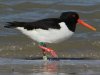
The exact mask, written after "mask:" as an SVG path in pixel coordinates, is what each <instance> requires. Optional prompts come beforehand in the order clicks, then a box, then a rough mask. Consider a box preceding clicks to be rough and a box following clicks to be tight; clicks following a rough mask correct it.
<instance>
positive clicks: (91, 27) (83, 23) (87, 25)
mask: <svg viewBox="0 0 100 75" xmlns="http://www.w3.org/2000/svg"><path fill="white" fill-rule="evenodd" d="M78 23H79V24H81V25H83V26H85V27H87V28H89V29H91V30H93V31H96V28H95V27H93V26H91V25H89V24H87V23H85V22H84V21H83V20H80V19H78Z"/></svg>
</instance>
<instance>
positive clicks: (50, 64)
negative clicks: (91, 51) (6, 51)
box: [0, 58, 100, 75]
mask: <svg viewBox="0 0 100 75" xmlns="http://www.w3.org/2000/svg"><path fill="white" fill-rule="evenodd" d="M0 60H1V61H0V75H100V60H59V61H53V60H51V61H43V60H24V59H6V58H0Z"/></svg>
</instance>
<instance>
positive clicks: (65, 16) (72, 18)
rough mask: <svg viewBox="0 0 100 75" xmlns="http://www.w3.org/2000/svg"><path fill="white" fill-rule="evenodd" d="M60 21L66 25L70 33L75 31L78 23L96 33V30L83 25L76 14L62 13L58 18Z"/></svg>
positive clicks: (85, 24)
mask: <svg viewBox="0 0 100 75" xmlns="http://www.w3.org/2000/svg"><path fill="white" fill-rule="evenodd" d="M60 19H61V20H62V21H64V22H65V23H66V25H67V26H68V28H69V29H70V30H72V31H75V28H76V24H77V23H79V24H81V25H83V26H85V27H87V28H89V29H91V30H93V31H96V28H94V27H93V26H91V25H89V24H87V23H85V22H84V21H83V20H81V19H80V18H79V15H78V14H77V13H76V12H63V13H62V14H61V16H60Z"/></svg>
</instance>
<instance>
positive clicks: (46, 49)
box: [39, 45, 58, 57]
mask: <svg viewBox="0 0 100 75" xmlns="http://www.w3.org/2000/svg"><path fill="white" fill-rule="evenodd" d="M39 47H40V48H41V49H42V50H44V51H45V52H49V53H50V54H51V55H52V56H53V57H58V56H57V54H56V52H55V51H54V50H52V49H51V48H47V47H44V46H41V45H39Z"/></svg>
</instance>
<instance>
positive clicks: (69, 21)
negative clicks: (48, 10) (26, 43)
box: [5, 12, 96, 59]
mask: <svg viewBox="0 0 100 75" xmlns="http://www.w3.org/2000/svg"><path fill="white" fill-rule="evenodd" d="M7 23H8V24H7V25H6V26H5V27H6V28H16V29H18V30H20V31H21V32H22V33H23V34H25V35H27V36H29V37H30V38H31V39H33V40H35V41H37V42H38V43H39V48H41V49H42V51H43V58H44V59H47V57H46V52H49V53H51V55H52V56H54V57H57V54H56V52H55V51H54V50H52V49H50V48H47V47H46V43H57V42H61V41H64V40H66V39H68V38H70V37H71V36H72V35H73V33H74V32H75V29H76V24H77V23H79V24H81V25H83V26H85V27H87V28H89V29H91V30H93V31H96V28H94V27H92V26H90V25H89V24H87V23H85V22H84V21H83V20H80V18H79V15H78V14H77V13H76V12H63V13H62V14H61V16H60V17H58V18H47V19H42V20H38V21H35V22H17V21H13V22H7Z"/></svg>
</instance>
